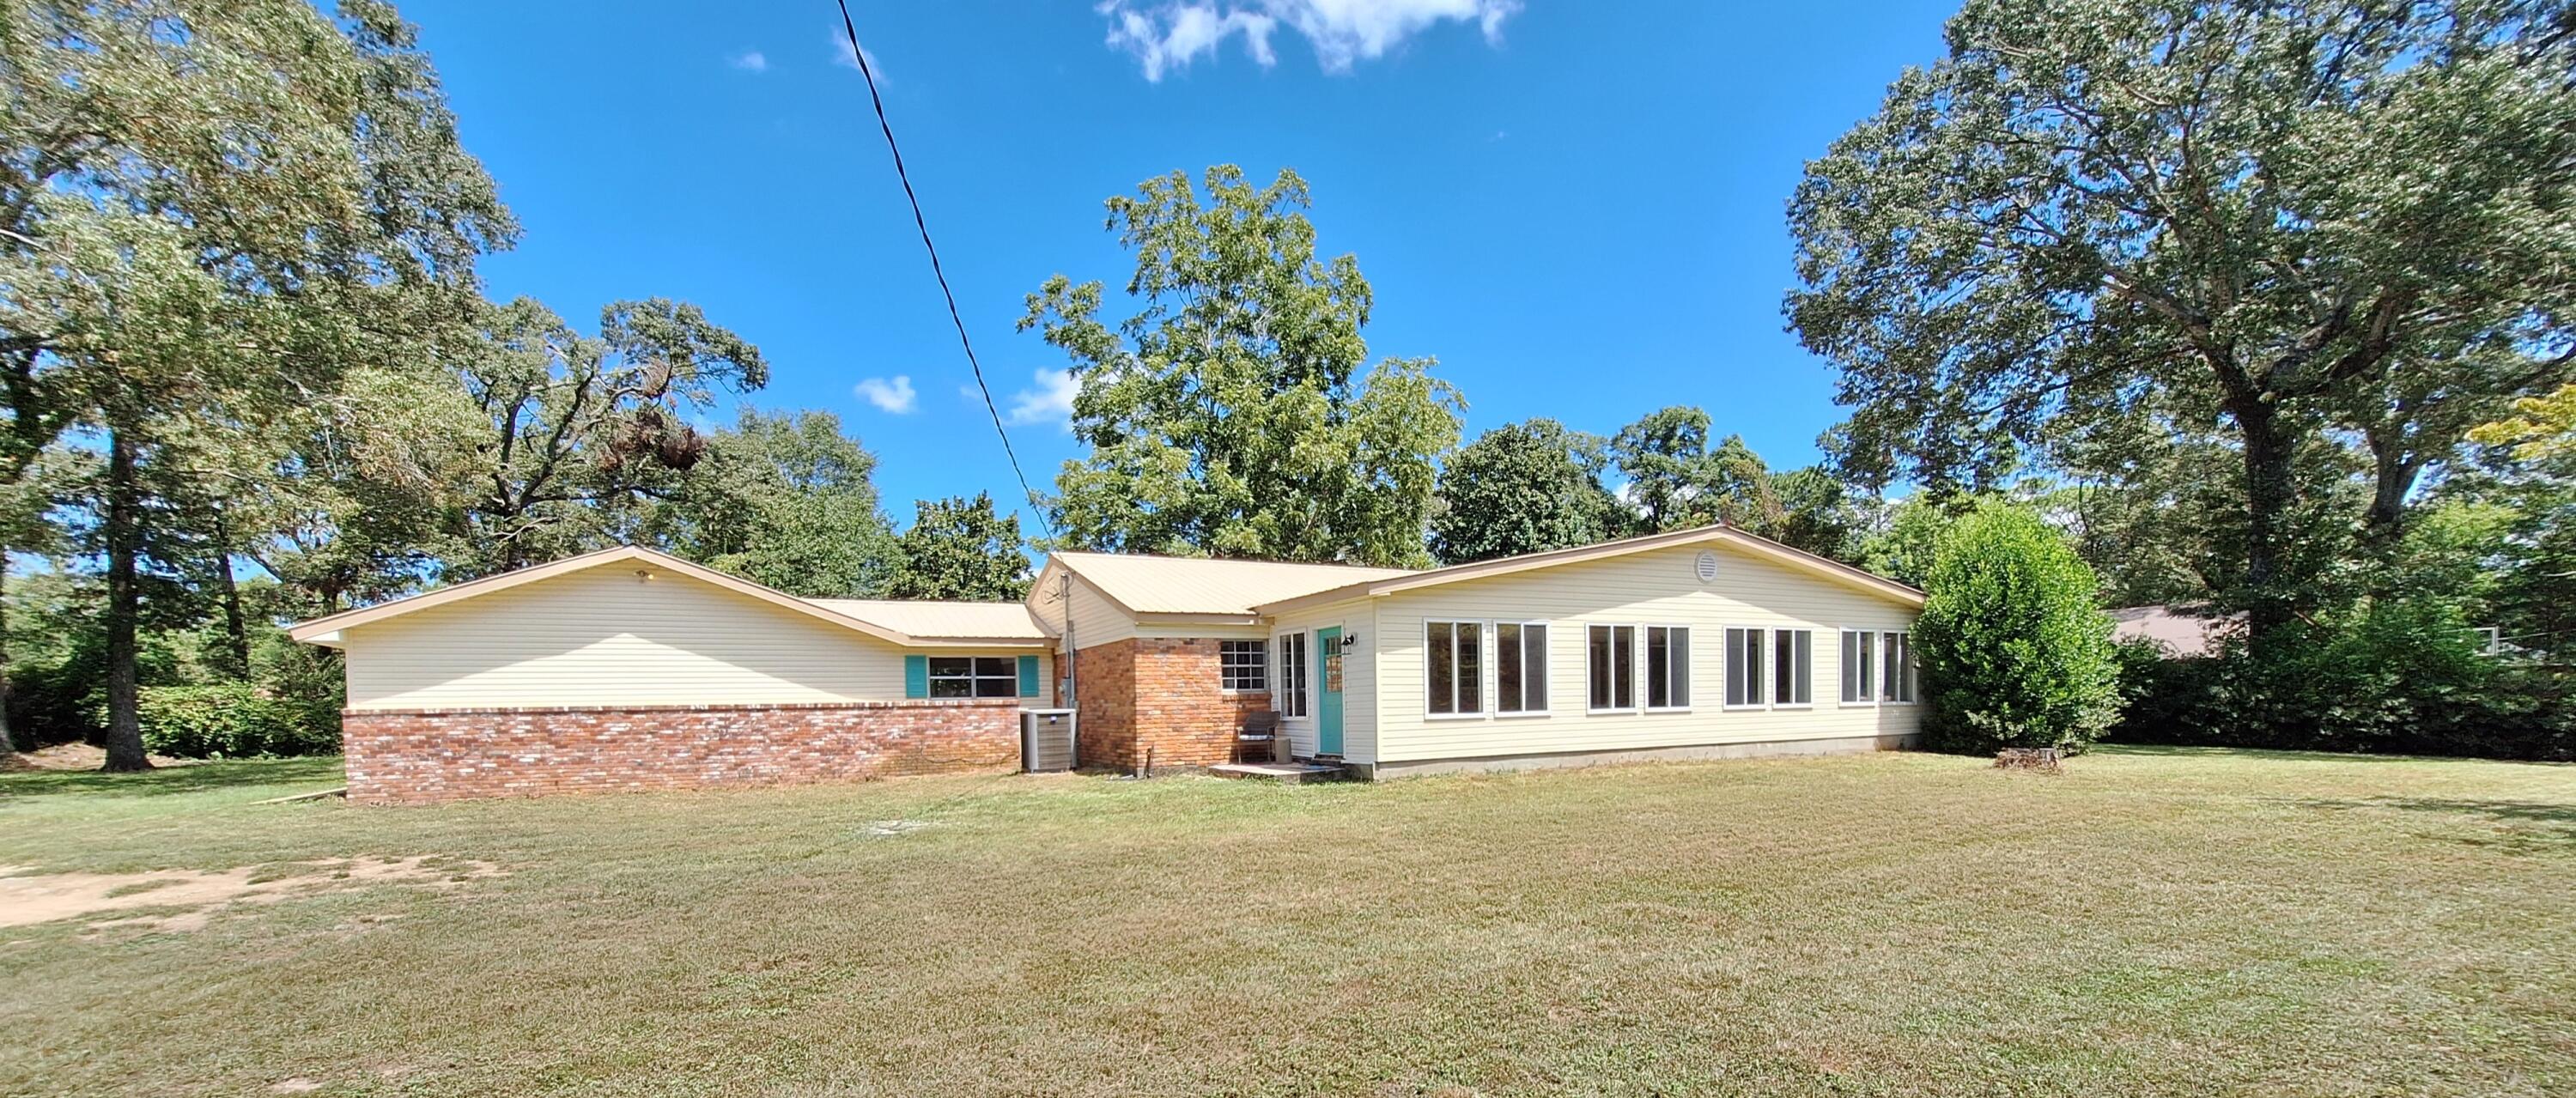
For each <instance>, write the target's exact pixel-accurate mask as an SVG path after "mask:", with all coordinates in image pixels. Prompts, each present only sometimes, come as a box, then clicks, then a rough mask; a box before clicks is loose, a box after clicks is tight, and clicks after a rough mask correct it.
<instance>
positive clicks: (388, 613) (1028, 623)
mask: <svg viewBox="0 0 2576 1098" xmlns="http://www.w3.org/2000/svg"><path fill="white" fill-rule="evenodd" d="M620 564H632V565H635V566H638V567H640V568H642V569H646V570H650V569H655V568H658V569H662V570H664V571H669V572H675V573H678V574H680V575H683V576H688V577H691V578H693V579H698V580H702V581H704V582H707V583H711V584H714V585H716V586H718V587H721V588H724V589H725V590H728V591H732V592H734V593H735V594H739V595H746V596H749V597H751V598H754V599H757V600H759V601H761V602H765V603H768V604H770V605H772V606H776V607H780V608H782V609H786V610H790V611H794V612H796V613H799V614H803V615H805V616H807V617H811V618H817V619H820V620H822V621H825V622H829V623H831V624H833V625H838V626H840V627H842V628H844V629H851V630H856V631H858V632H861V633H865V634H867V635H869V636H872V637H876V638H877V639H879V640H884V641H891V642H893V643H895V644H900V645H952V644H967V643H972V642H977V641H989V642H994V643H1004V644H1028V643H1032V642H1037V641H1043V640H1045V639H1047V633H1046V631H1045V630H1043V629H1041V628H1039V627H1038V624H1037V622H1036V621H1035V620H1034V619H1032V618H1031V617H1030V616H1029V612H1028V610H1027V609H1026V608H1025V607H1022V606H1021V605H1020V604H1018V603H1000V604H993V603H884V602H876V601H873V600H862V599H804V598H798V597H796V596H794V595H790V594H788V593H786V592H784V591H780V590H777V589H775V588H770V587H764V586H761V585H760V584H757V583H753V582H751V581H750V580H747V579H742V578H740V577H737V576H729V575H726V574H724V573H722V572H718V571H716V570H714V569H712V568H708V567H705V566H703V565H698V564H692V563H690V562H688V561H685V560H681V559H680V558H678V557H674V556H671V555H669V554H667V553H657V552H654V551H653V550H650V549H645V548H641V547H638V546H633V545H621V546H617V547H615V548H612V549H602V550H600V551H598V552H595V553H583V554H581V555H579V556H571V557H565V558H563V559H562V560H557V561H552V562H549V563H546V564H539V565H534V566H531V567H527V568H521V569H518V570H517V571H512V572H503V573H501V574H499V575H496V576H485V577H483V578H482V579H478V580H472V581H469V582H466V583H458V584H451V585H449V586H446V587H441V588H439V589H437V590H434V591H424V592H421V593H420V594H417V595H412V596H410V597H408V598H399V599H395V600H393V601H391V602H382V603H378V604H376V605H374V606H367V607H361V608H359V609H356V610H344V611H341V612H340V613H337V614H330V615H326V616H324V617H319V618H314V619H313V620H311V621H304V622H297V623H296V624H294V625H292V626H289V627H288V628H287V635H288V636H289V637H292V638H294V639H296V640H299V641H303V642H305V643H307V644H319V645H324V646H326V647H337V646H338V645H339V644H340V633H341V631H342V630H345V629H353V628H356V627H358V626H361V625H367V624H371V623H373V622H379V621H383V620H385V619H386V618H393V617H400V616H402V615H404V614H409V613H414V612H417V611H421V610H426V609H429V608H430V607H433V606H441V605H445V604H447V603H451V602H455V601H458V600H460V599H470V598H475V597H477V596H480V595H488V594H491V593H493V592H496V591H507V590H509V589H511V588H513V587H517V586H519V585H521V584H527V583H535V582H538V581H540V580H545V579H551V578H553V577H555V576H560V575H565V574H567V573H571V572H578V571H582V570H584V569H589V568H605V567H610V566H614V565H620ZM836 604H840V605H836ZM861 605H865V606H870V607H883V606H900V607H905V608H906V609H904V610H903V611H900V612H892V611H879V612H877V613H874V614H869V615H866V616H862V615H860V614H857V613H853V612H852V610H853V609H855V608H856V607H858V606H861ZM960 607H962V608H963V609H955V608H960ZM1001 610H1008V611H1010V612H1011V613H1013V614H1016V615H1017V620H1016V622H1014V621H1011V620H1009V619H1008V618H1007V617H1006V616H1005V615H1004V614H1002V613H1000V612H999V611H1001ZM880 618H885V619H889V620H879V619H880ZM896 618H900V619H901V620H904V621H906V622H909V623H910V624H913V625H918V626H921V627H922V629H921V630H919V631H916V630H914V629H911V628H905V627H901V626H897V625H894V624H891V623H890V620H891V619H896ZM952 625H972V626H973V627H975V628H976V629H978V630H983V629H992V630H995V631H994V632H981V631H978V632H974V633H949V632H946V631H945V629H946V628H947V627H949V626H952Z"/></svg>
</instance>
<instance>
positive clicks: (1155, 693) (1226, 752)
mask: <svg viewBox="0 0 2576 1098" xmlns="http://www.w3.org/2000/svg"><path fill="white" fill-rule="evenodd" d="M1073 664H1074V672H1073V673H1074V695H1075V706H1074V708H1075V709H1077V710H1078V711H1079V712H1080V714H1081V716H1080V717H1079V719H1078V723H1077V725H1076V727H1077V728H1078V729H1079V732H1080V736H1081V750H1082V765H1084V766H1105V767H1115V768H1118V769H1121V770H1128V769H1133V768H1135V767H1136V766H1137V764H1139V763H1142V762H1144V761H1145V756H1146V753H1147V752H1148V750H1150V751H1151V752H1152V754H1153V761H1154V765H1155V766H1156V767H1158V768H1159V767H1166V766H1181V767H1191V766H1214V765H1216V764H1218V763H1221V762H1225V761H1227V759H1229V758H1230V757H1232V755H1233V754H1234V733H1235V730H1236V729H1237V728H1239V727H1241V726H1242V724H1243V718H1244V715H1245V714H1248V713H1256V712H1260V711H1262V710H1266V709H1268V708H1270V695H1269V694H1266V693H1246V694H1228V693H1226V692H1225V690H1224V689H1223V687H1222V686H1221V685H1220V680H1219V679H1218V671H1217V642H1216V641H1215V640H1214V639H1212V638H1207V637H1133V638H1130V639H1127V640H1122V641H1112V642H1110V643H1108V644H1100V645H1093V646H1091V647H1089V648H1085V649H1083V650H1081V651H1080V652H1076V653H1074V660H1073Z"/></svg>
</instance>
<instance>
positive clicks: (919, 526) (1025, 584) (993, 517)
mask: <svg viewBox="0 0 2576 1098" xmlns="http://www.w3.org/2000/svg"><path fill="white" fill-rule="evenodd" d="M913 507H914V513H913V519H912V525H911V526H910V527H908V528H906V529H905V530H904V532H903V536H902V538H901V539H900V548H901V551H902V560H903V564H902V567H901V568H900V569H898V570H897V571H896V572H895V575H894V582H893V584H892V585H891V589H890V591H889V592H888V593H889V594H891V595H893V596H894V597H895V598H899V599H966V600H969V601H973V602H1012V601H1017V600H1018V599H1021V598H1023V597H1026V596H1027V595H1028V593H1029V580H1030V576H1029V557H1028V542H1027V540H1026V539H1024V538H1022V537H1021V536H1020V518H1019V516H1017V515H1013V516H1010V517H1008V518H1004V517H1002V516H1001V515H1000V514H997V513H996V512H995V511H994V509H993V497H992V494H991V493H988V492H978V493H976V494H975V498H973V499H968V498H966V497H964V496H951V497H949V498H947V499H925V500H919V501H916V502H915V503H914V505H913Z"/></svg>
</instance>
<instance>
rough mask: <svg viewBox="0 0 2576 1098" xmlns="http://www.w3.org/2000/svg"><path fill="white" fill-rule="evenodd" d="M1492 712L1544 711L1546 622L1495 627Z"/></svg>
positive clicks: (1545, 703) (1545, 700) (1506, 624)
mask: <svg viewBox="0 0 2576 1098" xmlns="http://www.w3.org/2000/svg"><path fill="white" fill-rule="evenodd" d="M1494 712H1497V713H1514V714H1518V713H1545V712H1547V623H1546V622H1543V621H1533V622H1504V623H1503V624H1501V625H1497V626H1495V627H1494Z"/></svg>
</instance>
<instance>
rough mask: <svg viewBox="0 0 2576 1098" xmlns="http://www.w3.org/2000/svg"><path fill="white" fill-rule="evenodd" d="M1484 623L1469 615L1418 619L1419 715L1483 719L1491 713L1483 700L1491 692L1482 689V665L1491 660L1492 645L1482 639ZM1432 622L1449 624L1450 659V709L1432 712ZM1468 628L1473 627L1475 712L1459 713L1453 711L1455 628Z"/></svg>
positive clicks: (1455, 695)
mask: <svg viewBox="0 0 2576 1098" xmlns="http://www.w3.org/2000/svg"><path fill="white" fill-rule="evenodd" d="M1486 624H1487V623H1485V622H1483V621H1478V620H1471V619H1464V618H1424V619H1422V719H1424V720H1427V721H1481V720H1485V719H1487V718H1489V717H1491V716H1492V715H1493V706H1491V705H1488V704H1486V702H1487V701H1488V700H1489V699H1491V698H1492V696H1493V695H1492V694H1491V692H1489V691H1487V690H1486V689H1485V668H1486V666H1487V665H1489V664H1491V663H1492V662H1493V660H1492V658H1491V653H1492V652H1493V648H1494V646H1493V645H1492V643H1490V642H1489V641H1487V640H1486V639H1485V626H1486ZM1435 625H1446V626H1448V627H1449V628H1450V634H1449V659H1450V664H1449V708H1450V711H1449V712H1447V713H1440V712H1435V711H1433V710H1432V708H1431V627H1432V626H1435ZM1470 628H1472V629H1474V630H1475V631H1476V711H1475V712H1473V713H1460V712H1458V711H1457V707H1458V681H1459V680H1458V673H1457V671H1458V665H1457V658H1458V632H1457V631H1458V630H1461V629H1470Z"/></svg>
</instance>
